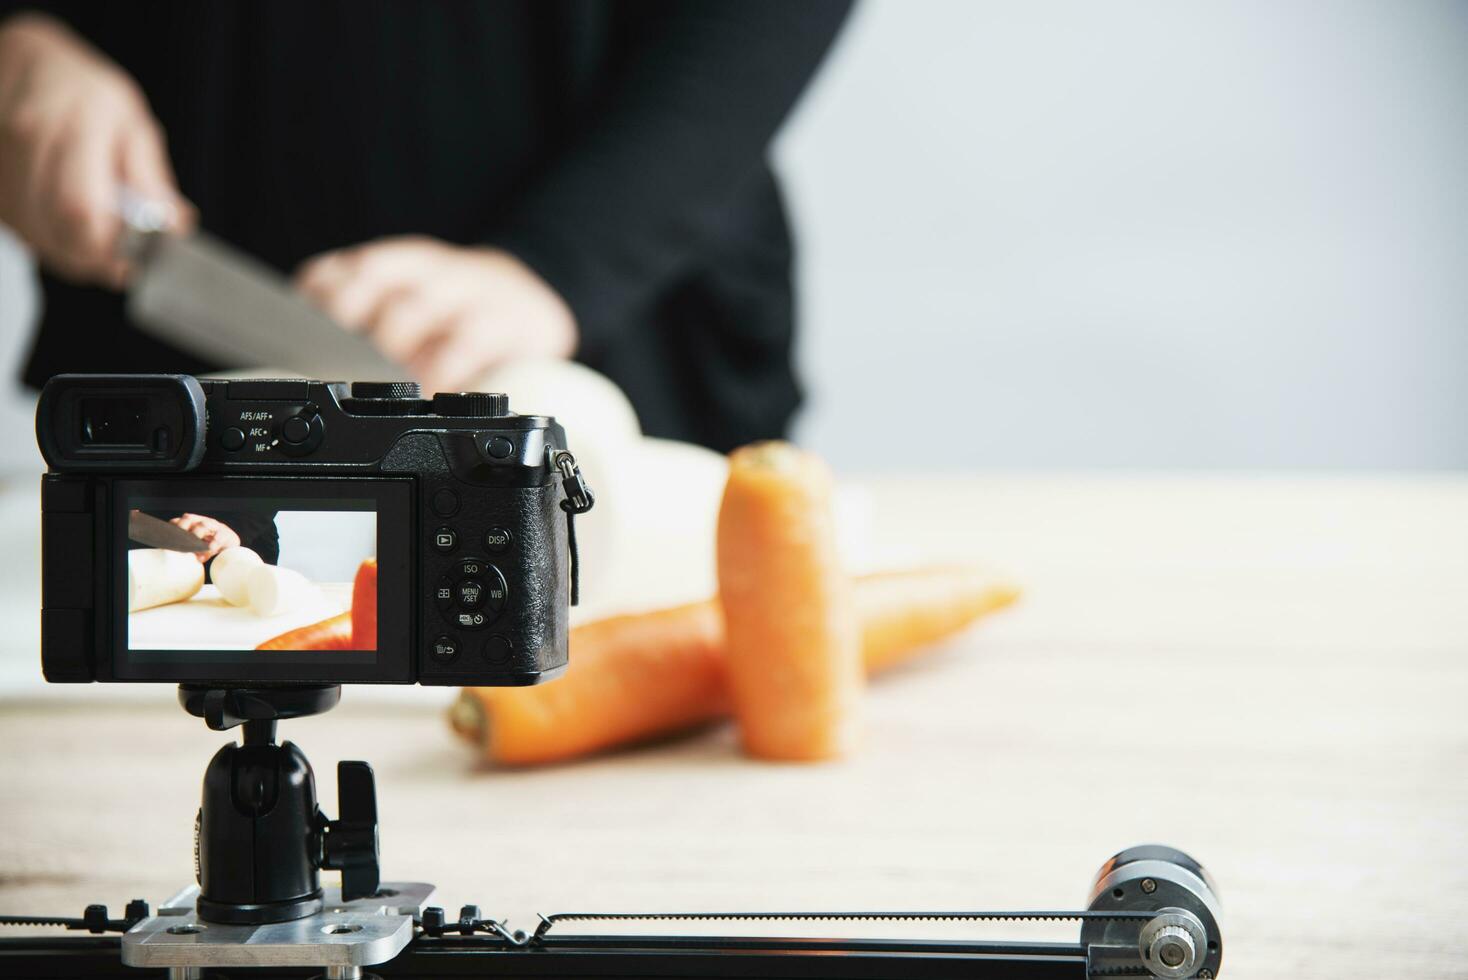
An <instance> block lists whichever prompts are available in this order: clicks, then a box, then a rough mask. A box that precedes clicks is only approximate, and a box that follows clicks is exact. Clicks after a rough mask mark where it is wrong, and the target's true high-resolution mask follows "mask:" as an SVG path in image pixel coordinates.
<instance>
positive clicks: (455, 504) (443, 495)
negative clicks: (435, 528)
mask: <svg viewBox="0 0 1468 980" xmlns="http://www.w3.org/2000/svg"><path fill="white" fill-rule="evenodd" d="M433 512H434V513H435V514H437V515H438V516H439V517H453V516H454V515H455V514H457V513H458V512H459V495H458V494H456V493H454V492H453V491H452V490H450V489H449V488H448V487H444V488H443V489H442V490H439V491H437V492H436V493H435V494H434V495H433Z"/></svg>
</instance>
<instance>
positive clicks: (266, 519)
mask: <svg viewBox="0 0 1468 980" xmlns="http://www.w3.org/2000/svg"><path fill="white" fill-rule="evenodd" d="M196 513H205V512H204V511H197V512H196ZM275 515H276V511H273V510H270V511H260V510H248V511H244V510H242V511H211V512H208V513H207V514H206V516H208V517H212V518H214V519H215V520H216V521H219V522H220V523H222V524H226V525H228V526H229V528H230V529H231V530H233V531H234V533H235V534H238V535H239V536H240V544H242V545H244V546H245V547H246V548H249V549H250V550H251V551H253V552H255V553H256V554H257V555H259V556H260V557H261V559H263V560H264V562H265V564H267V565H274V564H275V563H276V562H277V561H279V560H280V535H279V532H277V530H276V527H275Z"/></svg>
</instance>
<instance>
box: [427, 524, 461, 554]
mask: <svg viewBox="0 0 1468 980" xmlns="http://www.w3.org/2000/svg"><path fill="white" fill-rule="evenodd" d="M458 546H459V533H458V532H457V531H455V530H454V529H453V528H451V527H441V528H439V529H438V530H437V531H434V532H433V547H434V548H436V549H438V550H439V551H440V552H442V553H444V554H448V553H449V552H450V551H453V550H454V549H455V548H457V547H458Z"/></svg>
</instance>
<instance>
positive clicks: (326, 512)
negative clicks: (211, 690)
mask: <svg viewBox="0 0 1468 980" xmlns="http://www.w3.org/2000/svg"><path fill="white" fill-rule="evenodd" d="M408 495H409V488H408V486H407V485H406V484H405V483H403V482H401V481H367V480H363V481H356V480H340V481H338V480H321V479H315V480H255V479H248V478H241V479H235V480H192V479H186V480H171V481H166V482H165V481H119V483H118V484H117V500H116V507H115V510H114V515H115V521H114V528H115V532H114V533H115V537H116V538H117V541H116V550H115V554H116V557H117V564H116V575H115V578H114V582H115V584H116V589H115V595H116V602H115V607H114V608H115V610H116V613H117V616H118V619H119V620H120V624H121V625H120V629H119V631H118V634H119V636H120V637H122V638H124V642H122V643H119V644H118V645H117V647H116V649H117V650H118V658H117V663H116V668H117V674H118V676H120V677H127V678H134V679H140V680H173V679H177V680H213V681H219V680H225V681H235V682H240V683H245V682H268V681H289V680H312V681H344V680H358V681H361V680H379V681H392V680H406V679H407V673H408V671H407V663H406V650H407V632H408V626H407V620H408V617H409V611H408V610H407V609H406V608H398V607H395V606H394V605H393V604H392V600H393V599H396V600H397V601H398V602H402V601H403V597H405V596H407V595H408V589H407V587H406V585H407V583H406V582H402V581H398V579H399V578H400V577H402V576H405V575H406V571H405V570H406V568H407V566H408V555H407V553H406V550H407V532H406V524H407V517H408V515H409V513H410V509H409V501H408Z"/></svg>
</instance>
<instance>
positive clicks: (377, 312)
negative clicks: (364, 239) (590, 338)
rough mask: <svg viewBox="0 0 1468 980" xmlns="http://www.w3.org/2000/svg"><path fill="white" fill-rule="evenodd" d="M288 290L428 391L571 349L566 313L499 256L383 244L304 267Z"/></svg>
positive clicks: (410, 241)
mask: <svg viewBox="0 0 1468 980" xmlns="http://www.w3.org/2000/svg"><path fill="white" fill-rule="evenodd" d="M296 284H297V286H298V287H299V288H300V289H301V291H302V292H303V293H305V294H306V296H307V297H309V298H310V299H311V300H312V301H313V302H314V303H316V305H317V306H319V307H321V309H323V310H324V311H326V313H327V314H329V315H330V316H331V317H332V318H333V319H335V320H336V321H337V322H338V323H340V324H341V325H342V326H344V327H346V328H347V329H348V330H353V331H356V332H360V333H365V334H366V335H367V336H369V337H370V338H371V339H372V342H373V343H375V344H376V345H377V346H378V347H379V348H380V349H381V350H382V352H383V353H384V354H386V355H387V356H388V357H390V358H392V359H393V360H394V361H397V362H398V363H400V364H403V365H405V366H406V367H407V368H408V371H409V373H411V374H412V375H413V376H414V377H415V378H417V379H418V380H419V381H420V382H422V384H423V386H424V388H425V389H427V390H429V391H462V390H464V389H465V388H467V387H470V386H472V385H474V383H475V382H476V381H477V380H478V379H479V378H480V377H481V376H482V375H483V374H484V372H485V371H487V370H488V369H490V368H492V367H495V366H496V365H498V364H502V363H504V362H506V361H510V360H516V359H519V358H524V357H569V356H571V354H572V353H573V352H574V351H575V349H576V321H575V318H574V317H573V316H572V314H571V310H570V308H569V307H567V306H566V304H565V302H564V301H563V300H562V299H561V297H560V295H559V294H557V293H556V291H555V290H554V289H552V288H551V287H550V286H549V285H548V284H547V283H546V282H545V281H544V280H543V279H541V278H540V277H539V276H537V275H536V274H535V273H534V272H532V271H531V270H530V268H529V267H528V266H526V265H525V264H524V263H523V262H521V261H520V260H519V259H517V258H515V257H514V256H513V255H511V254H510V253H508V252H505V251H503V250H500V249H492V248H465V247H461V246H456V245H449V244H447V243H445V242H442V241H439V240H437V239H433V238H422V237H401V238H384V239H380V240H378V241H375V242H368V243H367V244H365V245H358V246H356V247H354V248H346V249H341V250H339V251H335V252H327V253H326V254H324V255H320V256H317V257H316V258H314V259H311V260H310V261H309V262H307V263H306V264H305V265H303V266H302V267H301V270H300V272H299V273H298V274H297V276H296Z"/></svg>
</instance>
